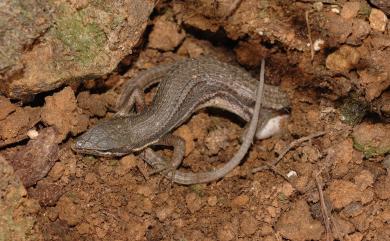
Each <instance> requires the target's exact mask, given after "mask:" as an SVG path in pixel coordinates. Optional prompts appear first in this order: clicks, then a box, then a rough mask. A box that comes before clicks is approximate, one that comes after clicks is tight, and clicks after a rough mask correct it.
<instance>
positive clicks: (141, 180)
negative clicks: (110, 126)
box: [0, 0, 390, 241]
mask: <svg viewBox="0 0 390 241" xmlns="http://www.w3.org/2000/svg"><path fill="white" fill-rule="evenodd" d="M328 2H329V1H320V2H319V1H316V2H314V1H296V2H289V3H288V4H286V3H284V2H283V1H255V0H241V1H237V0H216V1H215V0H202V1H176V0H172V1H159V3H158V4H157V5H156V6H155V11H154V13H153V14H152V17H151V20H150V25H149V27H148V31H147V32H146V33H145V34H144V35H143V39H142V41H140V43H141V44H140V46H139V49H138V50H137V51H138V52H133V54H132V55H131V56H128V57H126V58H125V59H123V60H122V62H121V64H120V65H119V66H118V69H117V70H115V71H114V72H113V73H111V74H109V75H106V76H101V75H99V76H100V77H99V78H98V79H94V78H92V77H93V76H89V78H88V81H87V82H84V83H83V85H78V84H74V85H72V87H65V88H60V89H59V90H58V91H55V92H54V93H46V94H43V95H44V96H45V97H44V100H43V99H41V100H37V102H33V105H32V106H29V105H28V104H21V103H15V102H13V101H11V100H9V99H7V98H5V97H1V96H0V148H1V149H0V154H1V155H2V156H4V157H5V158H6V160H7V163H9V164H11V165H12V167H13V169H14V170H12V168H11V165H9V164H7V163H5V162H1V161H2V160H1V159H0V164H1V165H3V166H4V168H0V169H1V170H5V171H6V173H5V174H4V175H3V176H4V177H10V178H11V179H12V180H14V181H12V180H11V179H7V183H14V182H15V185H16V186H15V187H16V188H17V189H18V190H19V191H17V192H9V193H16V194H17V195H16V196H17V198H16V199H12V200H10V199H7V198H5V197H7V195H5V194H6V193H8V191H3V192H1V193H3V194H4V195H2V196H1V199H0V209H2V210H10V211H9V212H7V213H8V214H9V215H8V216H4V217H11V216H12V218H13V220H17V221H15V222H8V223H7V225H5V226H3V225H0V227H4V228H5V229H7V230H8V231H9V230H18V232H19V234H20V235H22V236H20V237H21V238H18V237H19V236H17V238H16V239H15V240H26V239H27V238H25V239H23V237H27V236H23V235H25V234H26V233H28V234H30V233H34V235H35V234H37V235H38V236H39V235H40V231H41V237H40V238H41V239H44V240H221V241H230V240H267V241H277V240H293V241H295V240H296V241H303V240H327V241H328V240H353V241H361V240H389V239H390V232H389V230H390V229H389V228H390V226H389V221H390V206H389V205H388V202H389V200H390V174H389V168H390V165H389V160H390V159H389V157H390V156H389V153H390V144H389V140H390V139H389V136H390V133H389V124H388V123H389V119H390V114H389V113H390V107H389V103H390V102H389V100H390V99H389V98H390V97H389V96H390V95H389V93H390V92H389V87H390V64H389V60H388V56H390V52H389V51H390V35H389V34H390V24H389V21H388V14H389V12H388V6H387V5H386V3H384V1H373V0H371V1H366V0H356V1H339V2H337V4H329V3H328ZM72 4H74V5H75V6H74V7H75V8H76V9H83V8H87V7H86V6H87V5H85V6H84V5H83V4H82V3H73V2H72ZM110 6H111V5H110ZM119 10H120V9H118V11H119ZM121 14H124V13H121ZM106 20H107V19H106ZM120 22H121V21H119V22H118V24H120ZM67 31H68V30H67ZM69 31H71V30H69ZM105 31H106V30H105ZM136 35H137V36H139V35H140V34H139V33H138V32H137V34H136ZM107 37H110V36H107ZM112 41H113V40H112ZM38 42H39V41H38ZM118 51H119V50H118ZM80 54H81V53H80ZM128 54H131V53H130V52H129V53H128ZM201 55H211V56H213V57H215V58H217V59H219V60H221V61H224V62H227V63H230V64H233V65H240V66H242V67H244V68H246V69H247V70H248V72H250V73H251V74H252V75H253V76H255V77H256V76H258V69H259V64H260V61H261V59H262V58H266V63H267V67H266V77H267V78H266V79H267V83H268V84H273V85H280V87H281V88H282V89H283V90H285V91H286V92H287V94H288V96H289V98H290V100H291V108H290V112H289V113H288V114H289V119H288V120H287V124H286V125H285V126H284V129H283V130H282V131H281V132H280V133H279V134H278V135H276V136H273V137H270V138H268V139H265V140H257V141H254V143H253V145H252V148H251V150H250V151H249V153H248V154H247V157H246V158H245V159H244V162H243V163H242V164H241V165H240V166H239V167H237V168H235V169H234V170H233V171H232V172H231V173H229V174H228V175H227V176H225V177H224V178H222V179H221V180H219V181H216V182H212V183H209V184H197V185H192V186H182V185H177V184H174V183H171V181H170V180H167V179H166V178H164V177H163V175H161V174H155V175H150V174H151V172H152V171H153V170H152V169H151V168H150V167H149V166H147V165H146V164H145V162H143V161H142V159H141V158H140V156H139V155H138V153H131V154H129V155H126V156H123V157H118V158H114V157H97V156H90V155H81V154H77V153H75V152H74V151H72V149H71V145H72V143H73V142H74V138H75V137H76V136H78V135H79V134H81V133H83V132H84V131H85V130H87V128H88V127H90V126H93V125H94V124H96V123H97V122H99V121H100V120H101V119H105V118H112V116H113V114H114V113H115V103H116V101H117V99H118V96H119V93H120V91H121V88H122V86H123V83H124V82H125V81H131V78H132V77H134V76H136V75H137V74H138V73H139V72H140V71H142V70H145V69H149V68H151V67H153V66H156V65H159V64H166V63H172V62H175V61H176V60H179V59H182V58H186V57H199V56H201ZM42 57H45V56H42ZM79 73H80V71H78V72H77V73H75V76H74V77H77V76H78V74H79ZM67 74H71V73H67ZM256 78H257V77H256ZM52 79H53V78H52ZM54 79H56V78H54ZM129 79H130V80H129ZM156 91H157V88H154V87H151V88H150V89H148V90H147V93H146V96H145V100H146V103H147V104H148V105H151V104H153V102H152V100H153V97H154V95H155V93H156ZM40 98H42V97H40ZM244 127H245V123H243V122H242V121H241V120H239V119H238V118H237V117H236V116H234V115H232V114H229V113H225V112H223V111H222V112H221V111H217V110H200V111H198V112H197V113H195V114H194V115H193V116H192V117H191V119H190V120H188V122H186V123H185V124H183V125H182V126H180V127H179V128H178V129H176V130H175V131H174V132H173V133H174V135H177V136H180V137H181V138H183V139H184V140H185V143H186V144H185V145H186V153H185V159H184V161H183V164H182V165H181V167H180V168H181V169H186V171H193V172H200V171H207V170H212V169H215V168H217V167H218V165H220V164H221V163H225V162H226V161H228V160H229V159H230V158H231V157H232V156H233V155H234V153H235V152H236V151H237V149H238V148H239V145H240V137H241V136H242V133H243V131H244ZM308 136H309V137H310V138H306V139H305V137H308ZM157 151H158V152H159V154H161V155H163V156H165V157H166V158H167V159H169V158H170V157H171V156H172V150H169V148H168V149H165V148H161V149H158V150H157ZM278 158H279V159H280V160H279V159H278ZM275 160H277V162H276V161H275ZM272 163H276V164H272ZM259 167H261V168H259ZM255 168H258V169H259V170H260V171H257V172H253V169H255ZM17 175H18V176H19V177H16V176H17ZM1 177H2V176H0V179H1ZM19 179H21V180H22V181H23V183H24V185H25V187H26V188H27V193H26V190H25V189H24V188H23V187H21V185H20V182H19V181H15V180H19ZM7 185H8V186H7ZM7 185H5V186H4V185H3V186H4V188H1V189H0V191H2V190H8V189H9V188H10V186H9V184H7ZM12 185H13V184H12ZM12 185H11V186H12ZM15 190H16V189H15ZM26 195H28V197H26ZM15 200H16V203H14V202H13V201H15ZM25 203H27V204H25ZM38 204H39V205H38ZM25 207H27V208H25ZM10 212H12V213H10ZM15 212H17V215H15ZM0 220H4V219H1V217H0ZM7 220H11V219H7ZM20 220H22V221H20ZM24 220H27V221H26V222H25V221H24ZM21 223H23V224H26V225H22V228H19V227H20V225H21ZM31 230H34V231H31ZM8 231H7V232H8ZM7 235H8V234H7ZM34 237H35V236H34ZM37 239H38V238H37ZM38 240H39V239H38Z"/></svg>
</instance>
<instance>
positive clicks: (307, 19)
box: [305, 10, 314, 61]
mask: <svg viewBox="0 0 390 241" xmlns="http://www.w3.org/2000/svg"><path fill="white" fill-rule="evenodd" d="M309 13H311V10H310V11H309V10H308V11H306V12H305V19H306V27H307V36H308V37H309V42H310V54H311V61H313V59H314V46H313V39H312V38H311V27H310V22H309Z"/></svg>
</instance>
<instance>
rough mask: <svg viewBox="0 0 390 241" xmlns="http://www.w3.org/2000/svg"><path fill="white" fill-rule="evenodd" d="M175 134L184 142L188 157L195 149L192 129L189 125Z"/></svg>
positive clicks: (181, 127) (182, 127)
mask: <svg viewBox="0 0 390 241" xmlns="http://www.w3.org/2000/svg"><path fill="white" fill-rule="evenodd" d="M173 134H174V135H176V136H179V137H181V138H182V139H183V140H184V142H185V149H186V151H185V154H184V156H188V155H189V154H190V153H191V152H192V151H193V150H194V149H195V142H194V136H193V134H192V132H191V129H190V128H189V127H188V125H182V126H180V127H179V128H178V129H177V130H176V131H175V132H174V133H173Z"/></svg>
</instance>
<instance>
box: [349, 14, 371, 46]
mask: <svg viewBox="0 0 390 241" xmlns="http://www.w3.org/2000/svg"><path fill="white" fill-rule="evenodd" d="M370 32H371V28H370V24H369V23H368V22H367V21H364V20H363V19H360V18H356V19H353V20H352V33H351V35H350V36H348V38H347V41H346V42H347V44H352V45H360V44H362V42H363V40H364V39H365V38H366V37H367V36H368V34H369V33H370Z"/></svg>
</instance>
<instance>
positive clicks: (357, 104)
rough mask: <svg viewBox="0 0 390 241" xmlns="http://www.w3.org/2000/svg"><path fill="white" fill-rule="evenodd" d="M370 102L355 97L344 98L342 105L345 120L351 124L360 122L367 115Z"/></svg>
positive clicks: (341, 109)
mask: <svg viewBox="0 0 390 241" xmlns="http://www.w3.org/2000/svg"><path fill="white" fill-rule="evenodd" d="M367 110H368V104H367V103H365V102H363V101H361V100H359V99H357V98H354V97H349V98H347V99H345V100H344V103H343V104H342V106H341V107H340V112H341V115H342V120H343V122H345V123H347V124H349V125H356V124H358V123H359V122H360V121H361V120H362V119H363V117H364V116H365V115H366V112H367Z"/></svg>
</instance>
